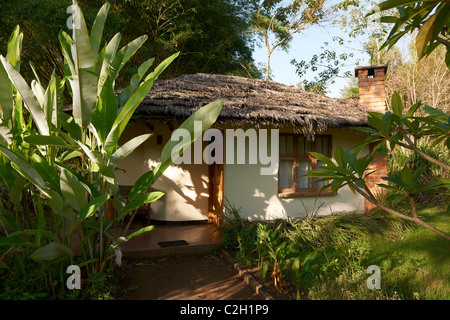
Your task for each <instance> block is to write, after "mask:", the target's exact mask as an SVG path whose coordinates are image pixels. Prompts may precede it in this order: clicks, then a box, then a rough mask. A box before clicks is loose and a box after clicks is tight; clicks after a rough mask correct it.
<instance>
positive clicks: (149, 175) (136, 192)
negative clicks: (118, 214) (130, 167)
mask: <svg viewBox="0 0 450 320" xmlns="http://www.w3.org/2000/svg"><path fill="white" fill-rule="evenodd" d="M152 181H154V172H153V171H147V172H146V173H144V174H143V175H141V176H140V177H139V178H138V179H137V180H136V182H135V183H134V185H133V187H132V188H131V190H130V193H129V194H128V201H133V200H134V199H136V198H137V197H139V196H140V195H142V194H143V193H145V192H147V190H148V189H149V187H150V186H151V185H152Z"/></svg>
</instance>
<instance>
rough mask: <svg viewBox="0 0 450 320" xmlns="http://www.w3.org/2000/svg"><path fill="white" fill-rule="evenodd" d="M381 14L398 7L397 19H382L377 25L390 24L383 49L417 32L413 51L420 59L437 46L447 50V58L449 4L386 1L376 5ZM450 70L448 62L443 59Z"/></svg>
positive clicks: (448, 48)
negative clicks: (380, 23)
mask: <svg viewBox="0 0 450 320" xmlns="http://www.w3.org/2000/svg"><path fill="white" fill-rule="evenodd" d="M378 7H379V9H380V11H381V12H383V11H386V10H390V9H393V8H397V10H398V15H397V16H386V17H382V18H381V20H380V22H382V23H389V24H393V26H392V29H391V31H390V33H389V35H388V37H387V39H386V41H385V43H384V44H383V46H382V47H388V48H390V47H392V46H393V45H395V44H396V43H397V42H398V41H399V39H401V38H402V37H403V36H404V35H405V34H407V33H411V32H413V31H415V30H416V29H418V30H419V31H418V32H417V36H416V50H417V56H418V57H419V59H421V58H422V57H424V56H426V55H428V54H429V53H430V52H432V51H433V50H434V49H435V48H436V47H437V46H438V45H439V44H440V43H441V44H444V45H445V46H446V47H447V55H446V57H450V42H449V41H448V39H449V31H448V27H449V21H450V20H449V19H450V4H448V2H446V1H441V0H435V1H425V2H422V1H408V0H402V1H398V0H388V1H384V2H382V3H380V4H379V5H378ZM446 62H447V66H448V67H449V68H450V64H449V63H448V62H450V59H448V58H446Z"/></svg>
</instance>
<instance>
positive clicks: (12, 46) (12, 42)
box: [6, 25, 23, 71]
mask: <svg viewBox="0 0 450 320" xmlns="http://www.w3.org/2000/svg"><path fill="white" fill-rule="evenodd" d="M22 41H23V33H22V32H20V26H19V25H17V26H16V27H15V28H14V31H13V32H12V34H11V36H10V37H9V41H8V47H7V53H6V59H7V60H8V61H9V62H11V64H12V65H13V66H14V68H15V69H16V70H17V71H20V62H21V59H20V55H21V53H22Z"/></svg>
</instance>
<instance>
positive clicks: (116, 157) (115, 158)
mask: <svg viewBox="0 0 450 320" xmlns="http://www.w3.org/2000/svg"><path fill="white" fill-rule="evenodd" d="M152 135H153V133H150V134H143V135H140V136H137V137H134V138H133V139H131V140H130V141H128V142H126V143H125V144H124V145H123V146H121V147H120V148H118V149H117V151H116V152H114V153H113V154H112V156H111V164H112V165H113V166H116V165H118V164H119V163H120V161H122V160H123V159H124V158H125V157H127V156H128V155H129V154H131V153H132V152H133V151H134V150H135V149H136V148H138V147H139V146H140V145H141V144H142V143H144V142H145V141H147V140H148V138H150V137H151V136H152Z"/></svg>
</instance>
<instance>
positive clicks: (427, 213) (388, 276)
mask: <svg viewBox="0 0 450 320" xmlns="http://www.w3.org/2000/svg"><path fill="white" fill-rule="evenodd" d="M419 215H420V216H422V218H423V219H424V220H425V221H426V222H428V223H430V224H432V225H434V226H436V227H437V228H439V229H441V230H443V231H444V232H447V233H450V213H449V212H448V211H447V212H442V211H439V210H438V209H437V208H425V209H422V210H420V211H419ZM393 240H394V241H395V242H394V241H392V240H386V239H385V240H373V241H372V242H371V247H372V250H371V253H370V255H369V257H368V259H367V260H366V261H365V263H366V264H369V265H370V264H374V265H378V266H379V267H380V268H381V272H382V285H383V286H386V287H389V288H392V289H393V290H395V291H397V292H398V293H399V294H400V295H401V296H402V297H403V299H417V298H419V299H446V300H448V299H450V241H448V240H446V239H444V238H442V237H439V236H438V235H436V234H434V233H432V232H431V231H429V230H427V229H425V228H421V227H415V228H414V230H413V231H410V232H407V233H405V234H403V235H402V236H401V237H399V238H398V239H393Z"/></svg>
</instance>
